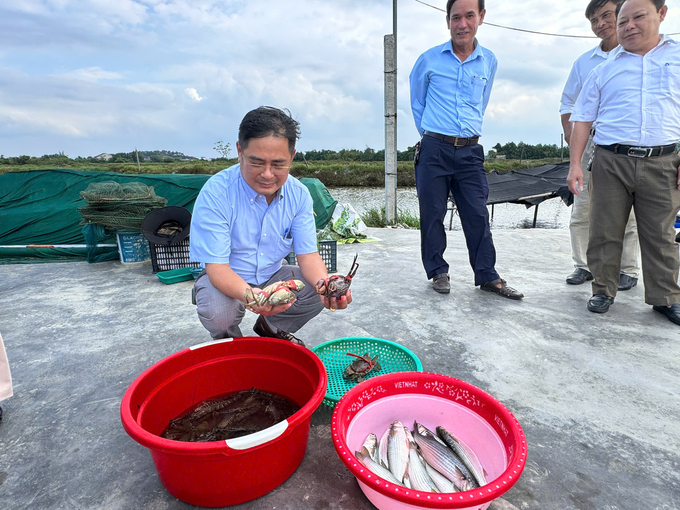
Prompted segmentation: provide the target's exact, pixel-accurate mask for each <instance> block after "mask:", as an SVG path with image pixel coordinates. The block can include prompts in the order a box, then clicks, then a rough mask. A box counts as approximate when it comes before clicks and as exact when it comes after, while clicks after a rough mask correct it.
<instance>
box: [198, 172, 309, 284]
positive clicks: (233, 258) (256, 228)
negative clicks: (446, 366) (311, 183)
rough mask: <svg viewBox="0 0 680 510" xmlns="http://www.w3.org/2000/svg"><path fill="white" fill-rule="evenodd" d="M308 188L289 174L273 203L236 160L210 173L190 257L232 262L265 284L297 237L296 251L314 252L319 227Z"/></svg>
mask: <svg viewBox="0 0 680 510" xmlns="http://www.w3.org/2000/svg"><path fill="white" fill-rule="evenodd" d="M313 206H314V203H313V201H312V196H311V195H310V193H309V190H308V189H307V188H306V187H305V185H304V184H302V183H300V181H298V180H297V179H296V178H295V177H292V176H290V175H289V176H288V179H287V180H286V182H285V183H284V185H283V186H282V187H281V189H280V190H279V191H278V193H277V195H276V196H275V197H274V199H273V200H272V203H271V204H267V200H266V198H265V197H264V195H260V194H258V193H257V192H256V191H255V190H253V189H252V188H251V187H250V186H248V184H246V181H245V180H244V179H243V177H242V176H241V170H240V165H238V164H237V165H234V166H232V167H229V168H227V169H226V170H222V171H221V172H219V173H218V174H215V175H214V176H212V177H211V178H210V179H208V181H207V182H206V183H205V185H204V186H203V188H202V189H201V192H200V193H199V195H198V198H197V199H196V204H195V205H194V212H193V216H192V218H191V234H190V236H189V240H190V241H189V257H190V259H191V260H193V261H196V262H200V263H201V265H203V266H205V264H229V266H230V267H231V269H232V270H233V271H234V272H235V273H236V274H238V275H239V276H240V277H241V278H243V279H244V280H245V281H246V282H247V283H254V284H257V285H261V284H263V283H264V282H266V281H267V280H269V278H271V276H272V275H273V274H274V273H275V272H276V271H278V270H279V268H280V267H281V261H282V260H283V259H284V258H285V257H286V255H288V254H289V253H290V251H291V249H292V247H293V241H295V252H296V253H297V254H306V253H314V252H316V251H317V246H316V226H315V223H314V212H313V211H314V208H313Z"/></svg>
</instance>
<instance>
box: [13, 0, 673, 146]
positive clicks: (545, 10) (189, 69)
mask: <svg viewBox="0 0 680 510" xmlns="http://www.w3.org/2000/svg"><path fill="white" fill-rule="evenodd" d="M424 1H426V2H428V3H431V4H432V5H435V6H437V7H439V8H444V7H445V5H446V3H445V1H444V0H424ZM587 3H588V2H587V1H586V0H577V1H574V0H552V1H550V0H504V1H502V2H501V1H499V0H487V2H486V11H487V12H486V18H485V21H486V22H487V23H493V24H497V25H505V26H509V27H516V28H522V29H527V30H535V31H543V32H552V33H559V34H571V35H584V36H592V35H593V34H592V32H591V31H590V26H589V23H588V21H587V20H586V19H585V16H584V11H585V6H586V5H587ZM392 4H393V2H392V1H390V0H337V1H333V2H331V1H323V0H283V1H281V0H278V1H274V0H249V1H247V0H228V1H214V0H21V1H16V0H0V154H2V155H4V156H6V157H8V156H19V155H23V154H27V155H30V156H41V155H43V154H56V153H59V152H63V153H65V154H66V155H67V156H69V157H72V158H73V157H77V156H82V157H87V156H95V155H97V154H100V153H104V152H108V153H116V152H130V151H134V150H135V149H138V150H171V151H180V152H183V153H184V154H187V155H190V156H194V157H205V158H214V157H218V156H219V154H218V153H217V152H216V151H215V150H214V146H215V143H216V142H218V141H222V142H223V143H225V144H226V143H230V144H231V147H232V156H235V152H236V149H235V142H236V139H237V136H238V126H239V123H240V121H241V119H242V118H243V116H244V115H245V114H246V113H247V112H248V111H249V110H252V109H253V108H256V107H258V106H260V105H273V106H278V107H282V108H287V109H289V110H290V111H291V113H292V115H293V117H294V118H295V119H297V120H298V121H299V122H300V124H301V131H302V137H301V139H300V140H299V142H298V145H297V148H298V150H301V151H307V150H312V149H315V150H321V149H332V150H340V149H359V150H363V149H365V148H366V147H371V148H373V149H376V150H379V149H382V148H384V145H385V142H384V139H385V138H384V97H383V88H384V74H383V69H384V67H383V39H384V36H385V35H386V34H391V33H392ZM667 5H668V6H669V12H668V16H667V17H666V20H665V21H664V22H663V23H662V25H661V31H662V33H676V32H680V0H670V1H667ZM449 38H450V35H449V32H448V30H447V27H446V20H445V14H444V12H442V11H439V10H436V9H434V8H432V7H428V6H426V5H423V4H421V3H418V2H416V1H415V0H398V22H397V66H398V74H397V80H398V81H397V87H398V89H397V90H398V96H397V105H398V112H397V144H398V148H399V150H405V149H406V148H407V147H409V146H412V145H414V144H415V143H416V142H417V141H418V138H419V136H418V132H417V131H416V128H415V125H414V122H413V116H412V115H411V110H410V100H409V85H408V75H409V73H410V71H411V68H412V67H413V64H414V63H415V61H416V59H417V58H418V56H419V55H420V54H421V53H423V52H424V51H425V50H427V49H428V48H431V47H432V46H435V45H438V44H442V43H444V42H446V41H447V40H448V39H449ZM477 38H478V40H479V42H480V44H482V45H483V46H485V47H486V48H488V49H490V50H491V51H493V52H494V53H495V55H496V57H497V58H498V61H499V65H498V71H497V74H496V81H495V84H494V88H493V92H492V94H491V100H490V103H489V106H488V108H487V111H486V115H485V118H484V126H483V133H482V141H481V143H482V144H483V145H485V148H486V149H489V148H491V147H492V146H493V145H495V144H496V143H501V144H504V143H507V142H515V143H519V142H520V141H523V142H525V143H530V144H538V143H543V144H553V143H554V144H557V145H559V144H560V133H561V127H560V121H559V100H560V95H561V92H562V88H563V86H564V83H565V81H566V79H567V76H568V74H569V70H570V68H571V65H572V63H573V61H574V60H575V59H576V58H577V57H578V56H579V55H581V54H582V53H584V52H585V51H587V50H588V49H591V48H593V47H594V46H595V44H596V43H597V42H598V41H597V40H596V39H576V38H561V37H547V36H542V35H532V34H526V33H521V32H517V31H510V30H505V29H502V28H497V27H494V26H490V25H482V26H481V27H480V28H479V31H478V33H477ZM675 38H676V39H680V36H675Z"/></svg>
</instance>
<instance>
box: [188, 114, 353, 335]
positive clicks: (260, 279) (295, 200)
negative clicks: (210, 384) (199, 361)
mask: <svg viewBox="0 0 680 510" xmlns="http://www.w3.org/2000/svg"><path fill="white" fill-rule="evenodd" d="M299 135H300V129H299V124H298V122H297V121H295V120H294V119H293V118H292V117H291V116H290V113H289V112H287V111H283V110H280V109H278V108H273V107H266V106H263V107H260V108H257V109H255V110H252V111H251V112H248V114H246V116H245V117H244V118H243V120H242V121H241V125H240V127H239V134H238V142H237V144H236V148H237V151H238V158H239V162H238V164H236V165H234V166H232V167H230V168H227V169H226V170H223V171H221V172H219V173H218V174H216V175H214V176H213V177H211V178H210V179H209V180H208V182H206V183H205V185H204V186H203V189H201V192H200V194H199V195H198V198H197V199H196V204H195V206H194V212H193V217H192V221H191V237H190V258H191V260H194V261H198V262H201V264H202V265H203V266H204V267H205V274H204V275H203V276H202V277H200V278H199V279H198V280H197V281H196V283H195V286H194V291H195V297H196V305H197V309H196V311H197V313H198V317H199V319H200V320H201V323H202V324H203V326H205V328H206V329H207V330H208V331H209V332H210V334H211V336H212V337H213V338H214V339H219V338H229V337H240V336H243V335H242V334H241V329H240V328H239V324H240V323H241V320H242V319H243V316H244V314H245V311H246V305H245V302H244V296H245V294H246V291H247V290H248V289H252V291H253V292H254V293H255V294H257V293H258V292H259V291H260V290H261V289H262V288H264V287H266V286H267V285H269V284H271V283H274V282H277V281H281V280H290V279H297V280H302V281H303V283H304V284H305V287H304V289H302V290H301V291H300V292H299V293H297V299H296V300H295V301H294V302H292V303H288V304H283V305H276V306H272V305H269V304H265V305H262V306H258V305H256V304H254V305H252V306H249V307H248V309H250V310H251V311H253V312H255V313H257V314H259V317H258V318H257V321H256V323H255V326H254V327H253V330H254V331H255V333H257V334H258V335H259V336H266V337H272V338H281V339H284V340H288V341H291V342H293V343H296V344H299V345H304V343H303V342H302V341H301V340H300V339H298V338H296V337H295V336H293V335H292V333H295V332H296V331H297V330H298V329H300V328H301V327H302V326H304V325H305V324H306V323H307V322H308V321H309V320H310V319H312V318H313V317H315V316H316V315H318V314H319V313H320V312H321V310H322V309H323V308H324V307H325V308H329V309H330V310H332V311H334V310H336V309H344V308H347V305H348V304H349V303H351V302H352V294H351V292H350V291H347V293H346V294H345V295H343V296H340V297H338V298H330V299H329V298H327V297H325V296H323V295H322V293H323V291H324V290H325V286H326V285H327V283H328V271H327V270H326V266H325V264H324V262H323V260H322V259H321V256H320V255H319V253H318V251H317V244H316V228H315V223H314V213H313V202H312V197H311V195H310V194H309V191H308V190H307V188H306V187H305V186H304V185H303V184H301V183H300V182H299V181H298V180H297V179H295V178H294V177H290V176H289V171H290V165H291V163H292V161H293V157H294V156H295V142H296V141H297V139H298V138H299ZM293 243H295V253H296V256H297V261H298V264H299V267H298V266H289V265H285V266H282V261H283V259H284V258H285V257H286V255H288V253H290V251H291V249H292V247H293ZM291 271H292V274H291ZM309 282H314V283H315V284H316V285H310V284H309Z"/></svg>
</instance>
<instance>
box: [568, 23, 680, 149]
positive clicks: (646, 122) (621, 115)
mask: <svg viewBox="0 0 680 510" xmlns="http://www.w3.org/2000/svg"><path fill="white" fill-rule="evenodd" d="M571 121H572V122H591V121H595V122H596V123H597V132H596V133H595V138H594V141H595V143H596V144H598V145H612V144H617V143H619V144H624V145H636V146H643V147H653V146H657V145H670V144H672V143H676V142H677V141H678V140H680V44H678V43H677V42H676V41H674V40H673V39H671V38H669V37H667V36H665V35H662V36H661V41H660V42H659V44H658V45H657V46H656V47H654V48H653V49H652V50H650V51H649V52H647V53H646V54H645V55H644V56H643V55H637V54H635V53H629V52H627V51H626V50H624V49H623V48H622V47H621V46H619V47H617V48H615V49H614V50H612V52H611V53H610V55H609V58H608V59H607V61H606V62H604V63H603V64H602V65H600V66H598V67H596V68H595V69H594V70H593V71H592V72H591V73H590V74H589V75H588V78H587V79H586V82H585V83H584V84H583V89H582V90H581V94H580V95H579V97H578V100H577V101H576V105H575V106H574V111H573V113H572V115H571Z"/></svg>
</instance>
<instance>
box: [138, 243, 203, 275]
mask: <svg viewBox="0 0 680 510" xmlns="http://www.w3.org/2000/svg"><path fill="white" fill-rule="evenodd" d="M149 250H150V252H151V267H152V269H153V272H154V273H157V272H158V271H169V270H170V269H181V268H183V267H198V266H199V265H200V264H199V263H198V262H191V261H190V260H189V238H188V237H185V238H184V239H182V240H181V241H180V242H179V243H175V244H169V245H168V244H156V243H152V242H151V241H149Z"/></svg>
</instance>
